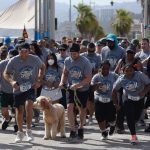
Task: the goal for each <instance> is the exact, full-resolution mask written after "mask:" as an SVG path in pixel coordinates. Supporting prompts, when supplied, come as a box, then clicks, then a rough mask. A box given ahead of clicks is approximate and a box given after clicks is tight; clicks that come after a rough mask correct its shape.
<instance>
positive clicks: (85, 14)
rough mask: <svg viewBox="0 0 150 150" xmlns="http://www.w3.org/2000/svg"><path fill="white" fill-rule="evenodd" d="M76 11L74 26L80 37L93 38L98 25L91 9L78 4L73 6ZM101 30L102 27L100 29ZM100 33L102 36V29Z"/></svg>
mask: <svg viewBox="0 0 150 150" xmlns="http://www.w3.org/2000/svg"><path fill="white" fill-rule="evenodd" d="M74 7H75V8H76V9H77V11H78V17H77V19H76V26H77V29H78V30H79V32H80V33H81V36H82V37H83V38H88V39H90V38H91V37H93V36H95V32H96V30H97V28H99V23H98V21H97V19H96V16H95V15H94V14H93V13H92V9H91V7H90V6H88V5H84V4H78V6H74ZM101 29H102V27H101ZM101 33H103V34H104V32H103V29H102V31H101Z"/></svg>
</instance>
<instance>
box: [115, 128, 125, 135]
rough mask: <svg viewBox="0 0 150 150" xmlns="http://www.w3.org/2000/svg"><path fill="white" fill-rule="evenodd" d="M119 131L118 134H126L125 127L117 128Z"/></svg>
mask: <svg viewBox="0 0 150 150" xmlns="http://www.w3.org/2000/svg"><path fill="white" fill-rule="evenodd" d="M117 133H118V134H124V133H125V130H124V129H119V128H118V129H117Z"/></svg>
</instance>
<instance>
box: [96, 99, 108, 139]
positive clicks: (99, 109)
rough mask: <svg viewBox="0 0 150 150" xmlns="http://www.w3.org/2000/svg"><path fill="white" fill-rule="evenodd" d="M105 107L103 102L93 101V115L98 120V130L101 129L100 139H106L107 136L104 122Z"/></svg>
mask: <svg viewBox="0 0 150 150" xmlns="http://www.w3.org/2000/svg"><path fill="white" fill-rule="evenodd" d="M105 112H106V108H105V104H103V103H101V102H98V101H96V102H95V117H96V120H97V122H98V125H99V128H100V131H101V135H102V136H101V140H106V139H107V137H108V131H107V129H106V128H107V127H106V126H107V122H106V120H105V119H106V113H105Z"/></svg>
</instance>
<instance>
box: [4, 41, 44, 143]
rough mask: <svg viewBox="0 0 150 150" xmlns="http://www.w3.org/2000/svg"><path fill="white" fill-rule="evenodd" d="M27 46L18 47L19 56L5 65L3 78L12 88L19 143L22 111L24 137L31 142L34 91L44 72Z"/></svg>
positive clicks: (42, 66) (39, 62)
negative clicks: (24, 120)
mask: <svg viewBox="0 0 150 150" xmlns="http://www.w3.org/2000/svg"><path fill="white" fill-rule="evenodd" d="M29 50H30V49H29V45H28V44H27V43H22V44H21V45H20V46H19V55H18V56H15V57H13V58H12V59H11V60H10V61H9V62H8V64H7V66H6V69H5V71H4V78H5V80H6V81H8V82H9V83H10V84H11V86H12V87H13V94H14V106H15V108H16V109H15V111H16V120H17V125H18V132H17V137H16V139H15V142H21V141H22V140H23V138H24V136H25V135H24V133H23V128H22V124H23V111H24V106H25V111H26V125H27V127H26V128H27V129H26V136H27V141H32V140H33V136H32V131H31V122H32V109H33V101H34V99H35V89H37V88H38V87H40V80H41V79H42V78H43V75H44V72H45V65H44V63H43V62H42V61H41V60H40V59H39V58H38V57H37V56H34V55H31V54H29Z"/></svg>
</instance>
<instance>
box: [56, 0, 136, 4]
mask: <svg viewBox="0 0 150 150" xmlns="http://www.w3.org/2000/svg"><path fill="white" fill-rule="evenodd" d="M55 1H56V2H63V3H67V4H69V3H70V1H71V3H72V5H76V4H78V3H82V2H83V3H85V4H93V5H94V4H95V5H110V2H111V0H55ZM136 1H137V0H113V2H114V4H115V2H117V3H122V2H136Z"/></svg>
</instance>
